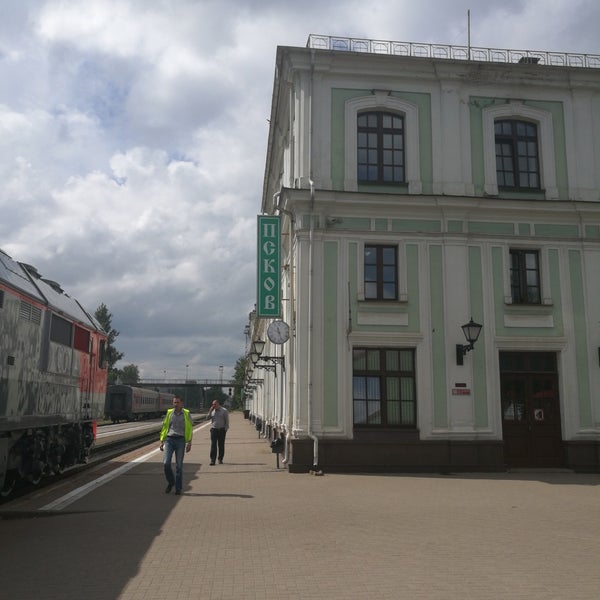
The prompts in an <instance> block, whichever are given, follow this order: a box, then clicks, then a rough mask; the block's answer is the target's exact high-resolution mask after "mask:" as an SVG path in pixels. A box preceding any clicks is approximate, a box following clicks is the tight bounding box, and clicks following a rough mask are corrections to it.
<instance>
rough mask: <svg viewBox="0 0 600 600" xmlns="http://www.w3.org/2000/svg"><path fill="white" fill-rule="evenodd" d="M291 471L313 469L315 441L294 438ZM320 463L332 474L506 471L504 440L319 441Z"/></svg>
mask: <svg viewBox="0 0 600 600" xmlns="http://www.w3.org/2000/svg"><path fill="white" fill-rule="evenodd" d="M290 444H291V460H290V461H289V463H288V468H289V471H290V472H291V473H307V472H308V471H310V470H311V469H313V468H314V466H315V465H313V441H312V440H310V439H301V440H291V442H290ZM318 462H319V464H318V465H317V466H318V467H319V468H320V469H322V470H323V471H326V472H329V473H351V472H354V473H359V472H372V473H376V472H379V473H402V472H406V473H410V472H412V473H418V472H422V473H423V472H432V473H449V472H459V471H462V472H469V471H470V472H474V471H481V472H490V471H505V470H506V465H505V464H504V446H503V442H502V441H497V440H490V441H451V440H439V441H438V440H436V441H420V440H414V441H412V440H406V441H400V442H399V441H394V442H390V441H383V440H382V441H377V442H375V441H369V440H360V441H357V440H319V459H318Z"/></svg>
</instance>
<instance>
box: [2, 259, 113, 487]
mask: <svg viewBox="0 0 600 600" xmlns="http://www.w3.org/2000/svg"><path fill="white" fill-rule="evenodd" d="M106 344H107V338H106V334H105V333H104V331H103V330H102V328H101V326H100V325H99V323H98V322H97V321H96V319H94V317H93V316H92V315H90V314H89V313H88V312H86V311H85V310H84V309H83V307H82V306H81V305H80V304H79V303H78V302H77V300H75V299H74V298H71V297H70V296H69V295H68V294H66V293H65V292H64V291H63V290H62V289H61V287H60V286H59V285H58V284H57V283H56V282H54V281H50V280H47V279H43V278H42V277H41V276H40V274H39V273H38V272H37V270H36V269H35V268H34V267H31V266H30V265H26V264H24V263H19V262H16V261H14V260H13V259H12V258H11V257H10V256H8V255H7V254H5V253H4V252H2V251H1V250H0V494H1V495H3V496H6V495H8V494H10V492H11V491H12V490H13V488H14V486H15V485H16V484H17V483H18V482H19V481H29V482H33V483H36V482H38V481H39V480H40V478H41V477H42V476H43V475H47V474H52V473H59V472H61V471H62V470H63V469H64V468H65V467H68V466H71V465H74V464H77V463H80V462H85V461H86V460H87V458H88V456H89V453H90V450H91V448H92V445H93V443H94V439H95V432H96V420H97V419H99V418H101V417H102V415H103V412H104V399H105V393H106V375H107V370H106V364H105V363H106Z"/></svg>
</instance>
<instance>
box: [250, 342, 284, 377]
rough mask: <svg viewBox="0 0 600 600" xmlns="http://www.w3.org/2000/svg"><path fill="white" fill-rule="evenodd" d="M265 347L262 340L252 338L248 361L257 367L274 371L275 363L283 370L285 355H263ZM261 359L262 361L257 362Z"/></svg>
mask: <svg viewBox="0 0 600 600" xmlns="http://www.w3.org/2000/svg"><path fill="white" fill-rule="evenodd" d="M264 349H265V342H264V340H254V341H253V342H252V348H251V352H250V361H251V362H252V364H253V365H254V366H255V367H256V368H257V369H265V371H275V372H276V368H277V364H280V365H281V368H282V369H283V370H284V371H285V356H263V355H262V353H263V350H264ZM259 361H262V362H259Z"/></svg>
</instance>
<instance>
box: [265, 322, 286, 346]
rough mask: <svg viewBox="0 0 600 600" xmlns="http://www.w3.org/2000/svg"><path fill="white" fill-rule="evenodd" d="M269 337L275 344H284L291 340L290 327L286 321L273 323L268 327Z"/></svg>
mask: <svg viewBox="0 0 600 600" xmlns="http://www.w3.org/2000/svg"><path fill="white" fill-rule="evenodd" d="M267 335H268V336H269V339H270V340H271V341H272V342H273V343H274V344H284V343H285V342H287V341H288V340H289V338H290V326H289V325H288V324H287V323H286V322H285V321H273V322H272V323H270V324H269V327H267Z"/></svg>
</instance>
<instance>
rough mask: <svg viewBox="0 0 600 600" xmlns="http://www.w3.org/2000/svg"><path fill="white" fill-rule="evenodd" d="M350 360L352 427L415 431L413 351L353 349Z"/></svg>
mask: <svg viewBox="0 0 600 600" xmlns="http://www.w3.org/2000/svg"><path fill="white" fill-rule="evenodd" d="M365 354H366V356H367V359H366V361H365V360H364V357H365ZM353 357H354V358H353V365H354V374H353V407H354V425H355V426H356V427H360V428H365V427H366V428H369V427H374V428H378V427H402V428H415V427H416V414H417V410H416V403H417V395H416V388H415V370H414V350H413V349H412V348H411V349H407V348H403V349H395V348H386V349H380V348H355V349H354V351H353Z"/></svg>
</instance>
